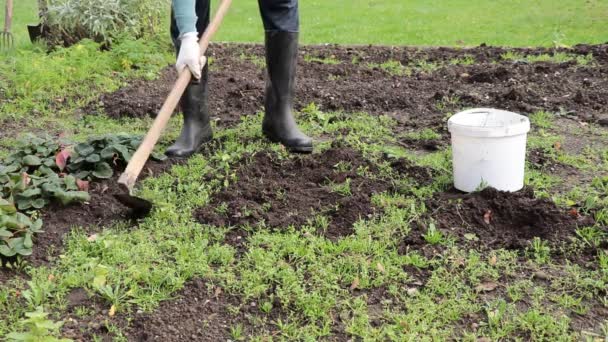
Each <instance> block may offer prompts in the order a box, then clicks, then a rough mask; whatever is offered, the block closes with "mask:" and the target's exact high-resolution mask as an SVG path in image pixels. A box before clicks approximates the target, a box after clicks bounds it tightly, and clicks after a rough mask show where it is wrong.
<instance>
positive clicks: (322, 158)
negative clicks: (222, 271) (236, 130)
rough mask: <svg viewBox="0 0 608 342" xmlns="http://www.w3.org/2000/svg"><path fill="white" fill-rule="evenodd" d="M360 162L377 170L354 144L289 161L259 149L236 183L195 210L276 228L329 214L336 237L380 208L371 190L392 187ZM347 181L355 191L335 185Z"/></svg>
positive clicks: (228, 222) (210, 218)
mask: <svg viewBox="0 0 608 342" xmlns="http://www.w3.org/2000/svg"><path fill="white" fill-rule="evenodd" d="M360 167H363V168H367V169H368V171H369V172H370V173H371V174H373V173H374V171H375V170H376V167H375V166H374V165H373V164H372V163H370V162H368V161H367V160H365V159H364V158H363V156H362V155H361V154H360V153H359V152H356V151H355V150H352V149H349V148H342V149H339V148H332V149H330V150H327V151H325V152H323V153H320V154H315V155H312V156H304V157H299V158H295V159H292V160H287V161H281V160H279V159H278V158H277V156H276V155H275V154H272V153H259V154H256V155H254V156H252V157H250V160H249V162H248V163H247V165H245V166H243V167H242V168H241V169H240V170H239V171H238V173H237V178H238V181H237V182H236V183H234V184H232V185H231V186H230V187H228V188H227V189H225V190H223V191H222V192H220V193H218V194H217V195H215V196H214V197H213V200H212V201H211V203H210V204H209V205H208V206H207V207H204V208H201V209H199V210H198V211H197V212H196V213H195V215H196V217H197V219H198V220H199V221H200V222H202V223H205V224H212V225H216V226H234V227H237V228H242V227H244V226H247V225H249V226H255V225H257V224H259V223H260V222H264V223H265V224H266V226H268V227H272V228H286V227H289V226H295V227H299V226H302V225H305V224H307V223H308V222H309V220H312V219H313V218H314V217H315V215H324V216H326V217H327V218H328V219H329V224H328V227H327V228H326V229H325V230H324V231H322V232H320V233H321V234H323V235H324V236H326V237H328V238H330V239H336V238H339V237H342V236H345V235H349V234H352V233H353V223H355V222H356V221H357V220H359V219H361V218H362V219H366V218H369V217H371V216H372V215H373V214H374V213H375V212H376V209H375V208H374V207H373V206H372V204H371V196H372V194H374V193H381V192H384V191H387V190H390V189H391V185H390V184H389V183H388V182H387V181H384V180H373V179H370V178H367V177H365V176H361V175H359V174H358V172H357V169H359V168H360ZM347 182H350V194H348V193H344V192H338V191H337V190H336V189H335V185H337V184H341V185H344V184H346V183H347ZM332 185H334V189H332ZM218 208H223V209H222V210H220V209H218ZM228 240H229V241H227V242H228V243H232V244H235V243H236V244H238V243H237V242H239V240H241V241H242V236H241V235H238V234H237V235H236V236H234V235H230V234H229V236H228Z"/></svg>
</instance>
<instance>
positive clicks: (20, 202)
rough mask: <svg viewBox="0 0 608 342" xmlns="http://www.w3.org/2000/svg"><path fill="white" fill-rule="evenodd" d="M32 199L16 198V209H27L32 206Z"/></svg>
mask: <svg viewBox="0 0 608 342" xmlns="http://www.w3.org/2000/svg"><path fill="white" fill-rule="evenodd" d="M32 202H33V200H32V199H31V198H19V199H17V209H19V210H28V209H29V208H31V207H32Z"/></svg>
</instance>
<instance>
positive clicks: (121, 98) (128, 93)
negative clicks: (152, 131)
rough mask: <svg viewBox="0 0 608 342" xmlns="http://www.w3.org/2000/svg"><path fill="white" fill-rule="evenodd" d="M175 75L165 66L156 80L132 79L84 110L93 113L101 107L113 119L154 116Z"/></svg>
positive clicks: (171, 69) (172, 70)
mask: <svg viewBox="0 0 608 342" xmlns="http://www.w3.org/2000/svg"><path fill="white" fill-rule="evenodd" d="M176 77H177V73H176V72H175V71H174V69H173V68H167V69H165V71H164V72H162V73H161V75H160V77H159V78H158V79H156V80H153V81H146V80H134V81H132V82H131V83H130V84H129V85H128V86H126V87H123V88H120V89H118V90H117V91H115V92H113V93H108V94H103V95H101V96H100V97H99V100H98V101H96V102H93V103H90V104H89V105H88V106H87V108H85V112H87V113H95V112H99V110H100V109H101V110H103V112H104V113H105V114H106V115H108V116H109V117H111V118H114V119H118V118H121V117H130V118H142V117H147V116H150V117H155V116H156V114H157V113H158V111H159V110H160V107H161V106H162V104H163V102H164V100H165V98H166V97H167V95H168V94H169V90H170V89H171V86H173V83H174V82H175V79H176Z"/></svg>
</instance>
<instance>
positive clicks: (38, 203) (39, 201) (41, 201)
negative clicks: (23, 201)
mask: <svg viewBox="0 0 608 342" xmlns="http://www.w3.org/2000/svg"><path fill="white" fill-rule="evenodd" d="M45 205H46V200H45V199H44V198H36V199H35V200H34V201H33V202H32V207H34V208H36V209H42V208H44V206H45Z"/></svg>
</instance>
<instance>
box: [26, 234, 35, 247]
mask: <svg viewBox="0 0 608 342" xmlns="http://www.w3.org/2000/svg"><path fill="white" fill-rule="evenodd" d="M33 245H34V243H33V242H32V233H26V234H25V238H24V239H23V247H25V248H32V246H33Z"/></svg>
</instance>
